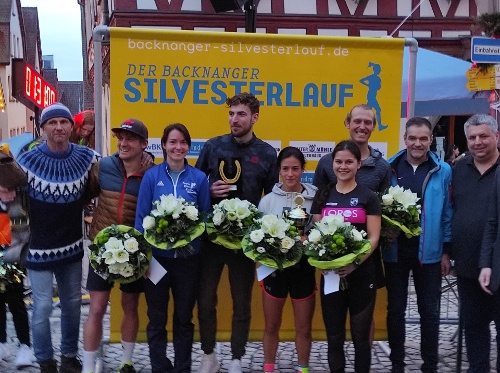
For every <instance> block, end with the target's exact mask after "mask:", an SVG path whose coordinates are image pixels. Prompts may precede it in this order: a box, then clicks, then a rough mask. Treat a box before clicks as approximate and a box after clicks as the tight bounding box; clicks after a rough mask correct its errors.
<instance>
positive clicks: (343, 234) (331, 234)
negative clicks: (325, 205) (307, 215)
mask: <svg viewBox="0 0 500 373" xmlns="http://www.w3.org/2000/svg"><path fill="white" fill-rule="evenodd" d="M365 236H366V233H365V232H364V231H358V230H357V229H356V228H355V227H354V226H353V225H351V224H350V223H346V222H344V218H343V217H342V216H340V215H330V216H325V217H323V218H322V219H321V221H319V222H317V223H316V224H315V228H313V229H311V231H310V232H309V235H308V237H307V240H306V241H304V246H305V255H306V256H308V257H309V259H308V262H309V264H311V265H312V266H313V267H316V268H321V269H338V268H341V267H344V266H346V265H349V264H351V263H358V262H359V261H361V259H362V258H363V257H364V256H365V255H366V254H368V253H369V252H370V251H371V243H370V241H368V240H367V239H365V238H364V237H365Z"/></svg>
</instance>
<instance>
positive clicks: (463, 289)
mask: <svg viewBox="0 0 500 373" xmlns="http://www.w3.org/2000/svg"><path fill="white" fill-rule="evenodd" d="M457 281H458V294H459V297H460V313H461V317H462V320H463V325H464V329H465V345H466V346H467V358H468V360H469V369H468V370H467V372H468V373H486V372H489V371H490V340H491V339H490V338H491V335H490V334H491V333H490V323H491V321H495V326H496V329H497V354H498V356H500V333H499V331H500V330H499V328H500V302H499V301H500V292H498V291H497V292H495V294H494V295H493V296H491V295H489V294H487V293H486V292H485V291H484V290H483V289H481V286H480V285H479V282H478V280H477V278H467V277H460V276H459V277H457ZM497 371H498V372H500V358H499V359H498V360H497Z"/></svg>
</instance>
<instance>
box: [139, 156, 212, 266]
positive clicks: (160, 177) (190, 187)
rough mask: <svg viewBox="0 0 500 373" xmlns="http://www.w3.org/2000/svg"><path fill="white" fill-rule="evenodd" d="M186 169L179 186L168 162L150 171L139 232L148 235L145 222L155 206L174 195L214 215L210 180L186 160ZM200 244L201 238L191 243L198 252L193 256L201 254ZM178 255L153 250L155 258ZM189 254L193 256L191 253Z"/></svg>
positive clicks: (144, 185) (141, 191) (141, 197)
mask: <svg viewBox="0 0 500 373" xmlns="http://www.w3.org/2000/svg"><path fill="white" fill-rule="evenodd" d="M184 165H185V168H184V170H182V171H181V172H180V173H179V177H178V178H177V181H176V182H174V181H173V179H172V177H171V176H170V173H169V166H168V163H167V162H166V161H165V162H163V163H161V164H159V165H156V166H153V167H151V168H150V169H149V170H147V171H146V173H145V174H144V177H143V179H142V183H141V187H140V189H139V199H138V200H137V209H136V214H135V228H136V229H137V230H138V231H139V232H141V233H142V232H144V228H143V227H142V221H143V219H144V217H145V216H147V215H149V213H150V212H151V210H153V202H154V201H157V200H159V199H160V196H161V195H163V194H164V195H169V194H173V195H174V196H175V197H182V198H184V199H185V200H186V201H187V202H194V205H195V206H196V207H197V208H198V211H199V213H200V214H202V215H206V214H207V213H208V212H209V211H210V208H211V204H210V188H209V186H208V179H207V176H206V175H205V174H204V173H203V172H202V171H200V170H198V169H196V168H194V167H192V166H190V165H189V164H188V163H187V161H186V160H184ZM199 241H200V239H199V238H198V239H196V240H194V241H193V242H191V246H192V247H193V248H194V250H195V251H194V253H192V254H193V255H194V254H198V253H199V251H200V243H199ZM176 253H177V251H176V250H162V249H158V248H155V247H153V255H154V256H162V257H167V258H175V257H176ZM186 254H188V255H189V253H187V251H186Z"/></svg>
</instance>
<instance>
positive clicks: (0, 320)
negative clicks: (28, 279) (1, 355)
mask: <svg viewBox="0 0 500 373" xmlns="http://www.w3.org/2000/svg"><path fill="white" fill-rule="evenodd" d="M23 291H24V289H23V283H22V282H20V283H14V284H7V285H6V289H5V292H3V293H0V343H5V342H7V314H6V307H5V303H7V304H8V305H9V310H10V313H11V314H12V319H13V321H14V327H15V329H16V334H17V339H18V340H19V343H21V344H25V345H26V346H31V343H30V328H29V322H28V312H27V311H26V305H25V304H24V299H23Z"/></svg>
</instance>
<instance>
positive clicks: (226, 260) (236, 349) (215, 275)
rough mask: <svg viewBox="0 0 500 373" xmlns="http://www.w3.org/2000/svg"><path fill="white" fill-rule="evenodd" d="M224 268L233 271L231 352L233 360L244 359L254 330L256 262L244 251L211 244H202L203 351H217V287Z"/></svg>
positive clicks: (200, 312)
mask: <svg viewBox="0 0 500 373" xmlns="http://www.w3.org/2000/svg"><path fill="white" fill-rule="evenodd" d="M224 265H227V268H228V271H229V285H230V287H231V297H232V299H233V319H232V325H231V352H232V355H233V359H240V358H241V357H242V356H243V355H244V354H245V345H246V343H247V341H248V333H249V330H250V318H251V303H252V288H253V282H254V278H255V263H254V262H253V261H252V260H250V259H248V258H247V257H246V256H245V255H244V254H243V252H242V250H230V249H226V248H224V247H222V246H220V245H216V244H214V243H212V242H208V241H202V246H201V271H200V287H199V295H198V319H199V322H200V339H201V349H202V350H203V352H205V353H206V354H210V353H212V351H213V350H214V348H215V338H216V333H217V308H216V307H217V288H218V286H219V281H220V278H221V274H222V270H223V269H224ZM224 301H226V300H224Z"/></svg>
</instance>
